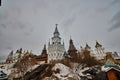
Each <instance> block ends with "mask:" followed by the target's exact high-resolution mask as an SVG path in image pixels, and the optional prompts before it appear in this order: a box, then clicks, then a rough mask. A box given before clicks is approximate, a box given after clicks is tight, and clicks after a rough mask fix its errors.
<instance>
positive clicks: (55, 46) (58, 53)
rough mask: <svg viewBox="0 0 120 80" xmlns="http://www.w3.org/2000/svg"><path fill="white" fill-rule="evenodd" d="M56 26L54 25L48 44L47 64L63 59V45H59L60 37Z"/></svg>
mask: <svg viewBox="0 0 120 80" xmlns="http://www.w3.org/2000/svg"><path fill="white" fill-rule="evenodd" d="M57 26H58V24H56V27H55V31H54V33H53V37H52V38H51V42H50V40H49V42H48V63H49V62H50V61H53V60H61V59H63V58H64V52H65V48H64V43H63V44H62V43H61V37H60V33H59V31H58V28H57Z"/></svg>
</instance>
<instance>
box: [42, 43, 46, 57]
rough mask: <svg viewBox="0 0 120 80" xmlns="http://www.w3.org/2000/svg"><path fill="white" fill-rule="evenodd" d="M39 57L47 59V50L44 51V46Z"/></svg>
mask: <svg viewBox="0 0 120 80" xmlns="http://www.w3.org/2000/svg"><path fill="white" fill-rule="evenodd" d="M41 57H47V50H46V45H45V44H44V48H43V50H42V53H41Z"/></svg>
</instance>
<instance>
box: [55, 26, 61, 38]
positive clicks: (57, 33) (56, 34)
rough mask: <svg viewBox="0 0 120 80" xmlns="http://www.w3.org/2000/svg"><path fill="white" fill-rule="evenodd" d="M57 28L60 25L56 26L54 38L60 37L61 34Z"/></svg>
mask: <svg viewBox="0 0 120 80" xmlns="http://www.w3.org/2000/svg"><path fill="white" fill-rule="evenodd" d="M57 26H58V24H56V27H55V31H54V36H59V35H60V33H59V32H58V28H57Z"/></svg>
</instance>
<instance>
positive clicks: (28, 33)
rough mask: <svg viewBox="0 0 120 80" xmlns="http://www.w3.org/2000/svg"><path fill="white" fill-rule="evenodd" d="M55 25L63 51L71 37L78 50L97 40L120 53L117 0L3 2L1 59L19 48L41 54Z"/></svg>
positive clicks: (0, 27)
mask: <svg viewBox="0 0 120 80" xmlns="http://www.w3.org/2000/svg"><path fill="white" fill-rule="evenodd" d="M56 23H57V24H58V30H59V32H60V36H61V38H62V41H63V39H64V42H65V48H66V50H68V45H69V39H70V36H71V37H72V39H73V41H74V44H75V46H76V48H77V49H78V50H79V49H80V46H83V47H84V46H85V44H86V42H87V43H88V44H89V45H90V46H91V47H92V49H94V46H95V41H96V40H97V41H98V42H100V43H101V44H102V45H103V47H104V48H105V50H106V51H118V52H120V0H2V6H1V7H0V60H3V59H5V57H6V56H7V55H8V54H9V52H10V51H11V50H14V51H16V50H17V49H19V48H21V47H22V48H23V49H24V50H29V51H30V50H32V52H33V53H35V54H40V53H41V51H42V49H43V45H44V44H46V45H47V44H48V41H49V39H50V38H51V37H52V36H53V32H54V29H55V24H56Z"/></svg>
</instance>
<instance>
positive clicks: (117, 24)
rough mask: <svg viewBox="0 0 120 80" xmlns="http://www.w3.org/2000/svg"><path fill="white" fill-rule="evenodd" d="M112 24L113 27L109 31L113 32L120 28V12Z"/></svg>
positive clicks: (114, 17)
mask: <svg viewBox="0 0 120 80" xmlns="http://www.w3.org/2000/svg"><path fill="white" fill-rule="evenodd" d="M111 23H112V27H110V28H109V31H113V30H116V29H118V28H120V11H119V12H118V13H117V14H116V15H114V16H113V18H112V20H111Z"/></svg>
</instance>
